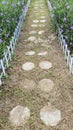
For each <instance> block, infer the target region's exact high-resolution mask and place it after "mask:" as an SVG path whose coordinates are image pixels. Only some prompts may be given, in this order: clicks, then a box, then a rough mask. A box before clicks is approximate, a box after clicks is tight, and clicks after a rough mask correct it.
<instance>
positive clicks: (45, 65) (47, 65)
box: [39, 61, 52, 70]
mask: <svg viewBox="0 0 73 130" xmlns="http://www.w3.org/2000/svg"><path fill="white" fill-rule="evenodd" d="M39 67H40V68H41V69H45V70H49V69H50V68H52V63H51V62H49V61H42V62H40V63H39Z"/></svg>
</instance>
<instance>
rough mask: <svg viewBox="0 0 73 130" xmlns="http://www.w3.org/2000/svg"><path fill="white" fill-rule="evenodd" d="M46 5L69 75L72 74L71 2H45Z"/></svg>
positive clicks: (72, 30) (72, 27) (72, 29)
mask: <svg viewBox="0 0 73 130" xmlns="http://www.w3.org/2000/svg"><path fill="white" fill-rule="evenodd" d="M47 3H48V6H49V10H50V13H51V18H52V20H53V24H54V25H55V29H56V31H57V35H58V38H59V43H60V45H61V47H62V49H63V52H64V53H65V59H66V61H67V65H68V66H69V69H70V73H73V57H72V56H73V38H72V35H73V26H72V24H73V21H72V20H73V18H72V16H71V14H70V13H71V11H73V10H72V7H73V4H72V5H71V3H72V0H70V2H69V3H67V2H66V1H65V0H64V1H58V2H57V1H53V0H52V1H50V0H47ZM70 6H71V9H70Z"/></svg>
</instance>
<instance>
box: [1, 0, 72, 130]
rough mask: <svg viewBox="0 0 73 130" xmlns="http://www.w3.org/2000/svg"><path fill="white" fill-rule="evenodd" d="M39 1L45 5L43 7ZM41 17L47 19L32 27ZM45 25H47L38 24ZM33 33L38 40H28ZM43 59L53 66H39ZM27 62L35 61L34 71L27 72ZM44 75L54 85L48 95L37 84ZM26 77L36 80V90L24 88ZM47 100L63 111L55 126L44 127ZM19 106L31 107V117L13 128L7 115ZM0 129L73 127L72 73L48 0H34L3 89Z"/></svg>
mask: <svg viewBox="0 0 73 130" xmlns="http://www.w3.org/2000/svg"><path fill="white" fill-rule="evenodd" d="M36 1H37V2H38V3H39V8H38V9H37V11H35V9H34V6H35V5H36V4H35V3H36ZM40 2H41V3H43V4H44V8H43V9H41V4H40ZM41 10H44V12H41ZM41 16H45V19H46V22H45V23H37V25H38V26H37V27H31V25H32V24H33V20H40V17H41ZM42 24H43V25H45V26H44V27H39V25H42ZM32 30H36V31H37V32H38V31H41V30H44V33H43V34H42V35H38V33H36V34H34V35H33V34H29V32H30V31H32ZM30 36H35V37H36V40H35V41H33V42H32V41H28V38H29V37H30ZM30 50H32V51H35V55H33V56H27V55H25V52H27V51H30ZM41 51H47V52H48V54H47V56H38V55H37V54H38V53H39V52H41ZM41 61H50V62H51V63H52V65H53V67H52V69H50V70H43V69H41V68H40V67H39V66H38V65H39V62H41ZM26 62H33V63H34V64H35V66H36V67H35V68H34V69H33V70H31V71H24V70H23V69H22V65H23V64H24V63H26ZM44 78H49V79H51V80H52V81H53V82H54V84H55V86H54V89H53V90H52V91H51V92H50V93H48V94H45V93H42V92H41V91H40V90H39V89H38V87H37V86H38V82H39V81H40V80H41V79H44ZM25 79H28V80H34V81H35V83H36V87H35V89H33V90H29V89H28V90H27V89H24V88H23V85H24V80H25ZM48 102H50V103H51V104H52V105H53V106H55V107H56V108H57V109H59V110H60V111H61V114H62V119H61V121H60V123H59V124H58V125H57V126H55V127H50V126H48V127H47V126H45V124H44V123H42V121H41V120H40V117H39V112H40V109H41V108H42V107H43V106H44V105H46V104H47V103H48ZM17 105H21V106H28V107H29V108H30V111H31V116H30V119H29V121H28V122H27V123H26V124H25V126H23V127H19V128H14V127H13V126H12V125H11V124H10V122H9V119H8V118H9V113H10V111H11V110H12V109H13V107H15V106H17ZM0 130H73V75H71V74H70V73H69V69H68V67H67V65H66V61H65V57H64V54H63V52H62V49H61V47H60V45H59V41H58V39H57V36H56V34H55V31H54V30H53V27H52V24H51V20H50V13H49V11H48V7H47V3H46V0H34V1H33V0H32V1H31V4H30V7H29V10H28V13H27V16H26V19H25V21H24V23H23V25H22V29H21V34H20V37H19V41H18V43H17V45H16V50H15V56H14V58H13V60H12V62H11V63H10V68H9V69H8V70H7V77H6V78H5V79H3V86H2V88H1V89H0Z"/></svg>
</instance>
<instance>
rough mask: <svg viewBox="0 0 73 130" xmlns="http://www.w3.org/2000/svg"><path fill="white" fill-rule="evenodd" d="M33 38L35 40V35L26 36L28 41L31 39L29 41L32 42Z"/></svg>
mask: <svg viewBox="0 0 73 130" xmlns="http://www.w3.org/2000/svg"><path fill="white" fill-rule="evenodd" d="M35 40H36V37H34V36H31V37H29V38H28V41H31V42H33V41H35Z"/></svg>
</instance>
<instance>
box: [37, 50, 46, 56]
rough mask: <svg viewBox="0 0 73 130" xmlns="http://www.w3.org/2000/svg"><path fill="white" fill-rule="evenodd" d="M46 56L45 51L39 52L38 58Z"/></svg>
mask: <svg viewBox="0 0 73 130" xmlns="http://www.w3.org/2000/svg"><path fill="white" fill-rule="evenodd" d="M47 54H48V52H47V51H43V52H39V53H38V56H46V55H47Z"/></svg>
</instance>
